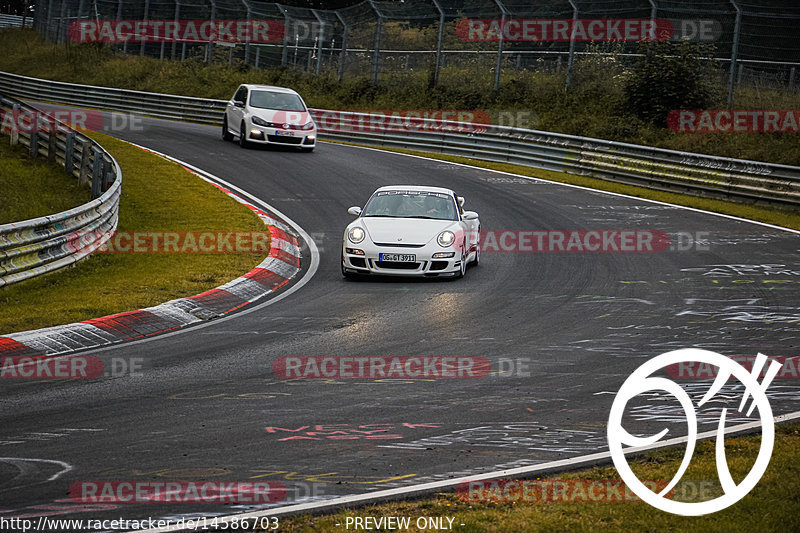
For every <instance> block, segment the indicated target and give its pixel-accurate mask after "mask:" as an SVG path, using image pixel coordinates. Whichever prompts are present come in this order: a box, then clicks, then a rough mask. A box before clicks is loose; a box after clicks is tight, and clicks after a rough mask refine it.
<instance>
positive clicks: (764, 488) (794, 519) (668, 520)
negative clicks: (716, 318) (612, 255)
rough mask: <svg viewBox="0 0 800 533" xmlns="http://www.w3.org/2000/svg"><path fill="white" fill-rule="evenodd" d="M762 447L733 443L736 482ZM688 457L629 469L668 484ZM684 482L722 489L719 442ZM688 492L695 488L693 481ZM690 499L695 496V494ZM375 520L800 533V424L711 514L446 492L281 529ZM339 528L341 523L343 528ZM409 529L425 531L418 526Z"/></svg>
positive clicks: (592, 475) (697, 457)
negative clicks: (737, 496)
mask: <svg viewBox="0 0 800 533" xmlns="http://www.w3.org/2000/svg"><path fill="white" fill-rule="evenodd" d="M760 442H761V438H760V436H748V437H737V438H729V439H727V440H726V443H725V447H726V453H727V457H728V463H729V465H730V470H731V474H732V476H733V478H734V480H735V481H736V482H739V481H741V478H742V477H743V476H744V475H745V474H746V473H747V472H748V471H749V470H750V466H751V465H752V462H753V461H754V459H755V457H756V455H757V454H758V450H759V446H760ZM682 457H683V449H682V448H681V449H678V448H671V449H668V450H664V451H658V452H651V453H648V454H646V455H644V456H641V457H639V458H637V459H634V460H631V461H629V464H631V468H632V469H633V471H634V472H635V473H636V475H637V477H638V478H639V479H641V480H665V481H668V480H671V479H672V477H673V475H674V473H675V472H676V471H677V469H678V466H679V465H680V462H681V459H682ZM548 479H563V480H568V479H584V480H619V479H620V478H619V476H618V475H617V472H616V470H615V469H614V468H613V467H606V468H593V469H588V470H582V471H578V472H573V473H567V474H562V475H558V476H551V477H548ZM682 479H683V480H686V481H687V482H688V481H690V480H691V481H693V482H694V483H695V484H694V486H695V487H697V486H698V482H711V483H712V484H713V485H714V486H716V487H718V486H719V483H718V476H717V468H716V462H715V452H714V441H704V442H701V443H699V444H698V447H697V449H696V450H695V454H694V457H693V459H692V463H691V465H690V467H689V469H688V470H687V472H686V473H685V475H684V476H683V478H682ZM679 486H681V485H679ZM684 486H690V487H691V486H692V485H688V483H687V485H684ZM684 494H686V495H687V496H688V493H684ZM719 494H720V493H718V492H716V491H714V490H712V491H710V494H709V495H708V496H705V497H702V498H699V497H697V498H695V499H691V498H684V499H682V501H701V500H707V499H709V498H710V497H716V496H718V495H719ZM677 495H678V491H676V496H677ZM676 499H679V498H677V497H676ZM368 516H370V517H383V516H386V517H388V516H408V517H412V524H413V523H414V520H415V519H416V518H418V517H421V516H425V517H431V516H433V517H441V516H445V517H453V518H455V521H454V522H453V524H454V527H453V529H452V531H456V532H463V533H477V532H493V533H504V532H508V533H516V532H519V531H537V532H565V531H575V532H584V531H603V532H609V533H629V532H631V531H648V532H656V531H658V532H683V531H704V532H719V533H729V532H748V531H763V532H772V531H774V532H783V531H800V426H798V425H796V424H795V425H783V426H777V427H776V438H775V447H774V451H773V453H772V459H771V461H770V465H769V468H768V469H767V471H766V473H765V474H764V476H763V477H762V478H761V481H760V482H759V483H758V484H757V485H756V487H755V488H754V489H753V490H752V491H751V492H750V493H749V494H748V495H747V496H745V497H744V498H743V499H742V500H741V501H739V502H738V503H736V504H734V505H732V506H731V507H728V508H727V509H724V510H722V511H719V512H717V513H713V514H710V515H705V516H700V517H683V516H677V515H672V514H668V513H664V512H662V511H659V510H657V509H655V508H654V507H651V506H650V505H648V504H646V503H643V502H640V501H625V502H602V503H598V502H591V503H589V502H580V501H578V502H569V503H566V502H563V501H559V502H550V503H540V502H522V501H520V502H502V503H494V502H475V501H462V500H461V499H459V497H458V496H456V494H453V493H440V494H437V495H435V496H433V497H429V498H425V499H420V500H409V501H398V502H390V503H386V504H382V505H371V506H368V507H363V508H357V509H345V510H343V511H339V512H336V513H335V514H330V515H320V516H310V515H303V516H296V517H289V518H281V519H280V531H283V532H311V531H314V532H319V531H322V532H327V531H331V532H334V531H335V532H341V531H346V529H345V527H344V525H345V523H346V522H345V520H346V519H347V517H368ZM337 523H338V524H341V525H340V526H336V524H337ZM445 523H446V522H445ZM459 524H464V525H463V526H460V525H459ZM351 530H352V525H351ZM384 531H385V530H384ZM404 531H418V530H417V529H416V528H414V527H412V528H411V529H408V530H404ZM429 531H430V530H429Z"/></svg>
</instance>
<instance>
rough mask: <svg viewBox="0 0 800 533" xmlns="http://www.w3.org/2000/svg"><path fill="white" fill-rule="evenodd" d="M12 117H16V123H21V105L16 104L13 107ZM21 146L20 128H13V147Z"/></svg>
mask: <svg viewBox="0 0 800 533" xmlns="http://www.w3.org/2000/svg"><path fill="white" fill-rule="evenodd" d="M11 112H12V114H13V115H12V116H13V117H14V122H15V123H17V124H18V123H19V104H14V105H13V106H11ZM17 144H19V128H17V127H13V128H11V146H16V145H17Z"/></svg>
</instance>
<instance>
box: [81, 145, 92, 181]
mask: <svg viewBox="0 0 800 533" xmlns="http://www.w3.org/2000/svg"><path fill="white" fill-rule="evenodd" d="M91 149H92V143H91V142H89V141H83V142H82V143H81V162H80V168H79V169H78V183H79V184H80V185H81V186H84V185H86V184H87V183H89V151H90V150H91Z"/></svg>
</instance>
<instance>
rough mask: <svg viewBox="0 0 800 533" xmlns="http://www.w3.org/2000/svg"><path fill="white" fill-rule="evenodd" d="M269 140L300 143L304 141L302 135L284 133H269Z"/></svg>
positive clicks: (282, 142)
mask: <svg viewBox="0 0 800 533" xmlns="http://www.w3.org/2000/svg"><path fill="white" fill-rule="evenodd" d="M267 140H269V142H271V143H281V144H300V143H301V142H303V138H302V137H284V136H283V135H267Z"/></svg>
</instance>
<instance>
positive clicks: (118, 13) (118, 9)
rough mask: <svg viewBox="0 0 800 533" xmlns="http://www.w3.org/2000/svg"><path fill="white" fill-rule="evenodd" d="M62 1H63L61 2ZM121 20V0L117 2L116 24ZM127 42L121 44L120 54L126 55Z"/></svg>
mask: <svg viewBox="0 0 800 533" xmlns="http://www.w3.org/2000/svg"><path fill="white" fill-rule="evenodd" d="M62 1H63V0H62ZM120 20H122V0H117V23H118V24H119V21H120ZM128 41H129V39H125V42H124V43H122V53H123V54H127V53H128Z"/></svg>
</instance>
